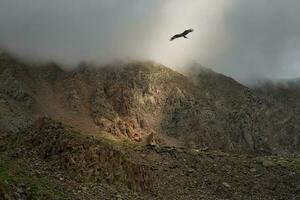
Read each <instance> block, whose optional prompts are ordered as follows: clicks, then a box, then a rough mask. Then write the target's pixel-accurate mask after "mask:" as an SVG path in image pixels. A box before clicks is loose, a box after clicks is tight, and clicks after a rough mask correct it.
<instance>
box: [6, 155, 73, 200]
mask: <svg viewBox="0 0 300 200" xmlns="http://www.w3.org/2000/svg"><path fill="white" fill-rule="evenodd" d="M0 159H1V160H0V184H1V185H2V186H5V187H4V189H6V190H11V189H13V188H9V187H10V185H25V187H26V190H27V191H28V193H29V194H31V195H32V196H33V198H34V199H70V198H68V196H67V195H66V194H65V193H64V192H62V191H59V190H58V189H55V185H54V184H53V183H51V182H50V181H49V180H47V177H36V176H34V177H32V176H30V175H28V172H26V170H24V169H23V168H22V162H21V160H8V159H5V158H4V157H3V156H1V157H0Z"/></svg>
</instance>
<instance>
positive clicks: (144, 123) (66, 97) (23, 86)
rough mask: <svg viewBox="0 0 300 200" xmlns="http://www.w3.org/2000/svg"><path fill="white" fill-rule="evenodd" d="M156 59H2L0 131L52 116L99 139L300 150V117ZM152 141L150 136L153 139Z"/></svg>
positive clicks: (223, 81)
mask: <svg viewBox="0 0 300 200" xmlns="http://www.w3.org/2000/svg"><path fill="white" fill-rule="evenodd" d="M195 72H197V73H193V75H191V76H184V75H182V74H179V73H177V72H175V71H173V70H171V69H169V68H167V67H164V66H162V65H160V64H157V63H152V62H134V63H129V64H118V65H117V64H115V65H112V66H102V67H95V66H90V65H87V64H82V65H81V66H79V67H78V68H77V69H75V70H63V69H62V68H60V67H59V66H58V65H56V64H54V63H49V64H46V65H42V66H41V65H40V66H33V64H26V63H24V62H21V61H20V60H18V59H17V58H14V57H12V56H10V55H8V54H1V56H0V80H1V81H0V95H1V98H0V112H1V115H0V128H1V130H3V131H4V130H5V131H11V132H19V133H20V132H22V131H23V130H24V129H25V128H26V127H28V126H30V125H31V124H32V123H33V122H34V121H36V119H38V118H39V117H42V116H48V117H51V118H53V119H55V120H58V121H61V122H63V123H65V124H68V125H69V126H71V127H73V128H75V129H76V130H79V131H81V132H83V134H89V135H93V136H94V137H109V138H114V139H117V140H119V139H120V140H127V139H129V140H131V141H133V142H136V143H143V142H145V141H148V140H149V137H151V142H152V143H157V144H161V145H163V144H168V145H179V146H180V145H187V146H189V147H197V148H204V149H206V148H207V147H208V148H210V149H222V150H226V151H235V152H257V153H259V152H260V153H296V152H299V151H300V139H299V137H300V136H299V133H300V127H299V125H298V124H300V123H299V122H300V118H299V117H298V116H299V115H296V113H295V111H294V109H293V108H291V107H287V106H285V105H284V104H282V103H281V102H280V101H278V100H277V99H276V98H272V97H270V96H267V95H261V94H260V93H259V92H257V91H254V90H251V89H249V88H247V87H245V86H243V85H241V84H240V83H238V82H236V81H234V80H233V79H231V78H228V77H225V76H223V75H221V74H217V73H215V72H212V71H209V70H207V69H204V68H199V69H197V70H196V71H195ZM148 142H149V141H148Z"/></svg>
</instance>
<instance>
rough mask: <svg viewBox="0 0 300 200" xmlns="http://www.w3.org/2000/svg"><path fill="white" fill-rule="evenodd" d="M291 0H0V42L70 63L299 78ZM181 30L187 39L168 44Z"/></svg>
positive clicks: (296, 14)
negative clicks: (197, 67) (145, 64)
mask: <svg viewBox="0 0 300 200" xmlns="http://www.w3.org/2000/svg"><path fill="white" fill-rule="evenodd" d="M299 4H300V3H299V2H298V1H296V0H288V1H284V2H282V1H280V0H274V1H272V3H270V2H269V1H267V0H263V1H261V0H254V1H251V2H250V1H247V0H229V1H226V2H225V1H222V2H220V1H217V0H213V1H207V0H199V1H193V0H188V1H184V2H183V1H180V0H172V1H171V0H167V1H158V0H154V1H145V0H141V1H136V0H129V1H126V2H124V1H120V0H113V1H104V0H100V1H96V0H88V1H85V2H82V1H79V0H75V1H73V0H72V1H71V0H62V1H58V0H54V1H47V2H41V1H38V0H25V1H18V0H2V1H1V2H0V11H1V12H0V26H1V33H0V47H2V48H4V49H8V50H11V51H12V52H16V53H18V54H20V55H22V56H24V57H30V58H31V59H35V60H36V59H37V60H47V59H50V60H56V61H60V62H63V63H68V64H69V66H74V65H75V63H78V62H80V61H82V60H86V61H94V62H97V63H102V64H103V63H106V64H107V63H110V62H111V61H112V60H125V61H128V60H153V61H156V62H159V63H162V64H165V65H167V66H170V67H172V68H173V69H177V70H179V69H180V70H182V69H181V68H185V67H186V66H187V65H188V64H189V63H191V62H194V61H196V62H198V63H201V64H202V65H204V66H207V67H211V68H213V69H214V70H215V71H218V72H220V73H223V74H226V75H228V76H231V77H233V78H235V79H237V80H240V81H243V82H247V83H249V82H251V81H253V80H257V79H264V78H269V79H274V78H276V79H277V78H291V77H298V76H300V71H299V60H298V58H299V52H300V51H299V50H300V46H299V45H300V39H299V37H298V35H299V33H300V28H299V27H300V24H299V23H300V22H299V20H298V19H299V12H298V8H299V7H300V5H299ZM187 28H194V29H195V32H194V33H193V35H191V36H190V39H188V40H179V41H176V42H169V38H170V37H171V36H172V35H173V34H175V33H177V32H181V31H183V30H185V29H187Z"/></svg>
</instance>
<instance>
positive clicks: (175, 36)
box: [170, 34, 182, 41]
mask: <svg viewBox="0 0 300 200" xmlns="http://www.w3.org/2000/svg"><path fill="white" fill-rule="evenodd" d="M181 36H182V35H181V34H176V35H174V36H173V37H171V39H170V41H172V40H175V39H176V38H179V37H181Z"/></svg>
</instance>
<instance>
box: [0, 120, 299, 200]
mask: <svg viewBox="0 0 300 200" xmlns="http://www.w3.org/2000/svg"><path fill="white" fill-rule="evenodd" d="M0 139H1V140H0V147H1V148H0V199H4V200H17V199H22V200H32V199H34V200H35V199H37V200H49V199H57V200H69V199H70V200H73V199H78V200H79V199H80V200H85V199H86V200H94V199H95V200H98V199H107V200H110V199H114V200H122V199H123V200H132V199H140V200H145V199H149V200H154V199H157V200H164V199H178V200H181V199H182V200H186V199H191V200H194V199H195V200H196V199H197V200H200V199H201V200H202V199H203V200H224V199H236V200H240V199H247V200H248V199H249V200H250V199H251V200H260V199H266V200H273V199H278V200H285V199H290V200H296V199H299V197H300V188H299V184H300V158H299V156H287V157H286V156H281V157H278V156H259V157H256V156H251V155H244V154H228V153H224V152H220V151H210V150H208V151H207V150H205V151H203V150H199V149H190V148H175V147H170V146H160V147H157V146H156V147H149V146H148V147H146V146H140V145H132V144H130V143H122V142H112V141H110V140H105V139H99V138H95V137H91V136H85V135H83V134H82V133H80V132H77V131H75V130H73V129H72V128H71V127H69V126H66V125H64V124H62V123H60V122H58V121H55V120H52V119H50V118H40V119H39V120H37V121H36V122H35V123H34V124H33V125H32V126H30V127H28V128H27V129H26V130H24V131H23V132H22V133H20V134H14V133H10V134H9V133H7V135H6V136H4V134H1V135H0Z"/></svg>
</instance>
